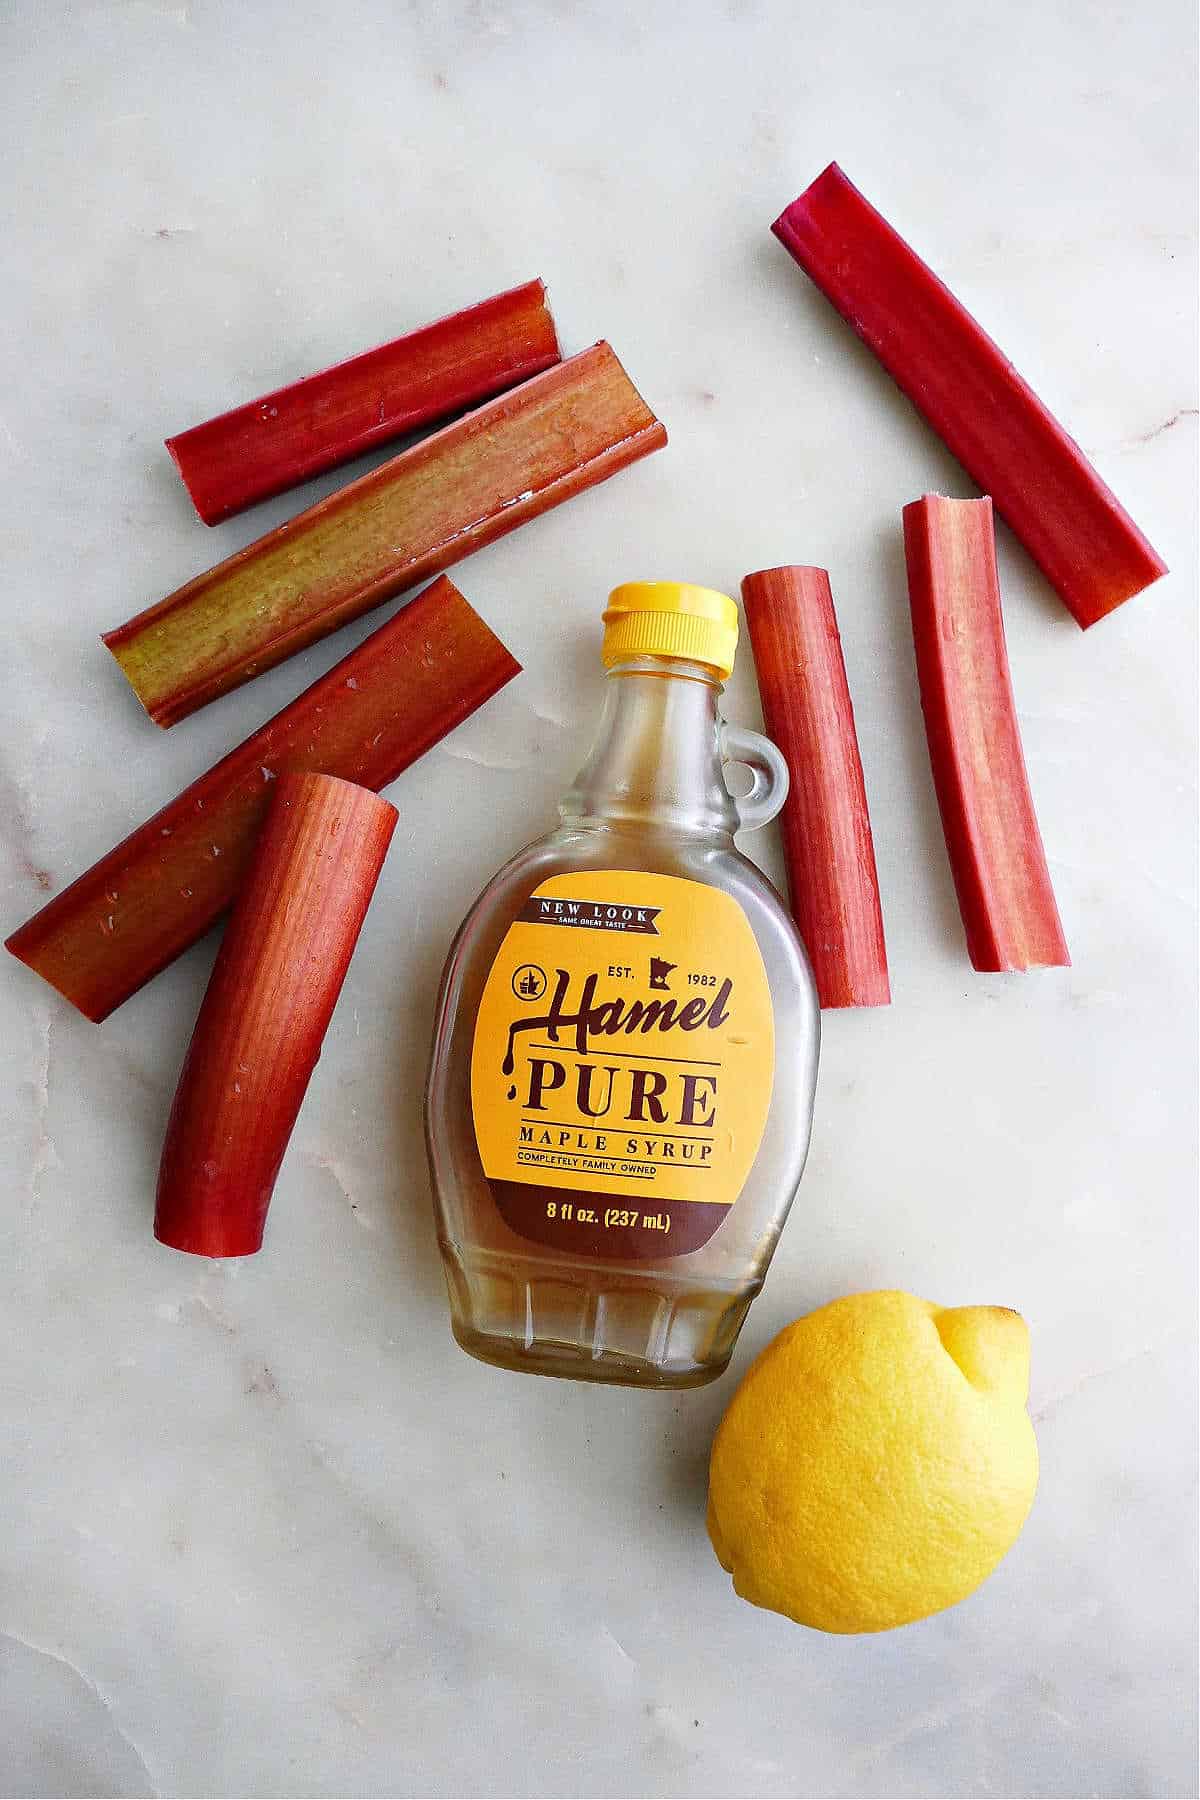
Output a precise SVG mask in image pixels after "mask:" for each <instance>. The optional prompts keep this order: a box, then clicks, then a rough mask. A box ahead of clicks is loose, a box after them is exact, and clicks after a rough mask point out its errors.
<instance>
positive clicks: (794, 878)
mask: <svg viewBox="0 0 1200 1800" xmlns="http://www.w3.org/2000/svg"><path fill="white" fill-rule="evenodd" d="M742 600H743V603H744V605H745V608H746V623H747V625H748V626H749V629H750V642H751V645H752V646H753V649H754V666H755V668H756V670H757V672H758V688H759V693H760V695H761V696H762V708H763V719H764V722H765V724H766V727H767V732H768V734H769V736H770V737H772V738H773V739H774V741H775V742H776V744H778V746H779V748H780V749H781V750H782V751H783V754H784V757H785V759H786V761H787V765H788V770H789V772H790V774H791V785H790V788H789V790H788V798H787V803H786V805H785V806H784V809H783V813H782V815H781V817H780V828H781V830H782V833H783V848H784V857H785V860H786V863H787V873H788V887H789V890H790V892H791V900H792V911H793V912H794V914H795V917H796V923H797V925H798V926H799V929H800V935H801V937H802V938H803V939H804V944H805V948H806V949H807V951H808V957H809V961H810V962H811V963H812V969H813V975H814V976H815V978H816V983H817V994H818V997H819V999H820V1002H821V1005H822V1006H823V1007H836V1006H886V1005H887V1004H888V1002H889V1000H890V999H891V989H890V986H889V983H888V965H887V949H886V946H885V944H884V939H883V914H882V912H881V909H880V905H879V879H878V876H877V875H876V872H875V846H874V843H873V841H872V838H871V820H870V817H869V815H868V813H867V794H866V788H865V786H864V784H863V772H862V760H861V758H860V756H859V753H858V737H857V734H856V732H855V729H854V708H853V706H852V704H851V701H850V689H849V686H848V684H847V681H846V665H845V662H844V660H843V657H842V642H841V638H840V636H839V635H838V625H837V616H836V614H835V612H834V608H833V594H832V591H831V590H830V586H829V576H828V575H827V573H826V572H825V570H824V569H810V568H801V567H790V568H782V569H761V570H759V572H758V573H757V574H755V575H747V576H746V579H745V580H744V581H743V582H742Z"/></svg>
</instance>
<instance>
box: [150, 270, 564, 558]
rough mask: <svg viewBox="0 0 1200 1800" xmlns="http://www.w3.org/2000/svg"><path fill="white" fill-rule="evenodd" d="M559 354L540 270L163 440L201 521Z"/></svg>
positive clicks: (472, 399)
mask: <svg viewBox="0 0 1200 1800" xmlns="http://www.w3.org/2000/svg"><path fill="white" fill-rule="evenodd" d="M558 359H559V349H558V338H557V335H556V333H555V329H554V320H553V318H552V317H551V314H550V308H549V306H548V304H547V302H546V289H545V286H544V284H543V283H542V282H540V281H529V282H526V283H525V285H524V287H518V288H512V289H510V290H509V291H508V292H507V293H504V294H497V295H495V296H494V297H493V298H492V299H490V300H483V301H481V302H480V303H479V305H478V306H469V307H467V308H466V309H465V311H463V312H456V313H453V314H451V316H450V317H449V318H445V319H438V320H437V321H436V323H434V324H432V325H425V326H422V327H421V329H420V330H419V331H410V332H408V333H407V335H406V336H404V337H400V338H396V339H395V340H394V341H393V342H392V343H390V344H380V345H379V347H378V348H377V349H375V350H367V351H365V352H364V353H363V354H362V355H361V356H354V357H351V358H350V360H349V361H348V362H342V363H338V364H337V365H336V367H334V368H332V369H323V370H322V371H321V372H320V374H318V375H306V376H305V377H304V379H303V380H301V381H296V382H293V383H292V384H291V385H290V386H289V387H282V388H276V389H275V391H274V392H273V393H270V394H262V395H261V396H260V397H259V398H258V399H257V400H251V401H248V402H247V403H246V405H245V406H237V407H234V408H233V410H232V411H230V412H225V413H222V414H221V415H220V417H219V418H215V419H208V420H206V421H205V422H204V424H203V425H193V426H192V428H191V430H190V431H182V432H180V433H179V435H178V436H177V437H169V438H168V439H167V449H168V450H169V451H170V452H171V455H172V456H173V457H174V458H175V463H176V466H177V468H178V470H179V473H180V475H181V476H182V477H183V480H184V483H185V485H186V487H187V491H188V493H189V494H190V495H191V497H192V501H193V503H194V505H195V508H196V511H197V512H198V513H199V514H200V517H201V518H202V519H203V520H204V523H205V524H206V525H216V524H217V523H218V522H219V521H220V520H221V519H229V518H232V517H233V515H234V514H235V513H240V512H244V511H245V509H246V507H248V506H254V505H256V504H257V502H258V501H260V500H269V499H270V498H271V496H272V495H273V494H282V493H284V492H285V491H286V490H287V489H288V488H291V487H295V486H297V484H298V483H299V482H302V481H307V480H309V478H310V477H311V476H313V475H319V474H321V472H322V471H323V470H325V469H333V468H336V467H337V466H338V464H339V463H344V462H349V461H350V459H351V457H354V456H360V455H361V454H362V452H363V451H364V450H371V449H374V448H376V447H377V446H378V445H380V444H386V443H390V442H391V440H392V439H393V438H397V437H400V436H401V434H402V433H404V432H406V431H415V430H416V429H417V428H418V426H421V425H428V424H430V423H432V422H433V421H436V420H441V419H448V418H450V417H451V416H452V415H453V414H454V413H456V412H461V411H463V409H464V408H465V407H468V406H477V405H478V404H479V402H480V401H481V400H489V399H491V397H492V395H493V394H501V393H503V392H504V390H505V389H506V388H510V387H515V386H516V385H517V383H518V382H521V381H527V380H528V379H529V377H530V376H531V375H537V374H540V373H541V371H542V370H543V369H548V368H550V367H551V366H552V365H553V364H554V363H556V362H557V361H558Z"/></svg>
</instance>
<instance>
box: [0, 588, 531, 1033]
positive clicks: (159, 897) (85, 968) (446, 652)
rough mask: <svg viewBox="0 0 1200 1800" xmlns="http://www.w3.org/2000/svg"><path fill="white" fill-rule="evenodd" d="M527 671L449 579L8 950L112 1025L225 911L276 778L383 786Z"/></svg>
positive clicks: (68, 893) (144, 829)
mask: <svg viewBox="0 0 1200 1800" xmlns="http://www.w3.org/2000/svg"><path fill="white" fill-rule="evenodd" d="M519 673H520V664H519V663H517V662H515V661H514V660H513V658H512V657H511V656H510V654H509V652H508V651H507V650H506V649H505V647H504V645H503V644H502V643H501V642H500V640H499V638H497V637H495V636H494V635H493V633H492V632H491V631H489V629H488V627H487V626H486V625H485V624H484V622H483V620H482V619H481V618H480V617H479V615H478V613H476V612H475V611H474V610H473V608H472V607H471V606H470V605H469V604H468V603H467V601H466V600H465V599H464V598H463V596H462V595H461V594H460V593H459V591H458V589H457V588H456V587H455V585H454V583H453V582H452V581H450V580H449V578H448V577H446V576H442V577H441V578H440V580H438V581H435V582H434V583H433V585H432V586H431V587H429V588H427V589H426V590H425V592H424V593H423V594H421V595H419V596H418V597H417V599H415V600H414V601H413V602H412V603H411V605H409V606H406V607H405V608H404V609H403V611H402V612H399V613H397V614H396V616H395V618H392V619H389V620H388V622H387V624H386V625H381V626H380V627H379V630H378V631H375V632H372V633H371V635H370V637H367V638H364V640H363V642H362V643H361V644H360V645H359V646H358V648H357V649H356V650H352V651H351V652H350V654H349V656H346V657H343V659H342V661H341V662H340V663H338V664H336V665H335V667H334V668H332V669H330V671H329V673H328V674H327V675H322V676H321V678H320V680H319V681H315V682H314V683H313V685H312V686H311V687H310V688H308V689H307V690H306V691H305V692H304V693H303V694H301V695H300V696H299V698H298V699H296V700H293V701H292V703H291V705H290V706H286V707H284V709H283V711H282V712H281V713H278V714H277V715H276V716H275V718H273V719H271V720H270V721H269V722H268V723H267V724H266V725H264V726H262V728H261V729H260V730H258V731H256V732H255V733H254V734H253V735H252V736H251V737H249V738H247V739H246V741H245V743H244V744H241V745H239V746H238V748H237V749H236V750H233V751H231V752H230V754H229V755H228V756H226V757H225V758H224V759H223V760H222V761H221V762H219V763H217V764H216V765H215V766H214V767H213V768H211V769H210V770H209V771H208V773H207V774H205V775H202V776H201V777H200V779H199V780H198V781H194V782H193V783H192V785H191V787H189V788H186V789H185V790H184V792H183V793H182V794H180V795H179V796H178V798H177V799H175V800H172V801H171V802H170V803H169V805H167V806H164V807H163V809H162V810H161V812H157V813H155V815H154V817H153V818H152V819H148V820H147V821H146V823H145V824H144V825H142V826H139V828H138V829H137V830H136V831H135V832H133V833H132V835H131V836H129V837H127V838H126V839H125V841H124V842H123V843H121V844H118V845H117V847H116V849H115V850H112V851H110V852H109V854H108V855H107V856H105V857H103V858H102V859H101V860H100V861H99V862H98V863H96V864H95V866H94V867H93V868H91V869H89V870H88V871H87V873H86V874H84V875H81V876H79V878H78V879H77V880H76V881H74V882H73V883H72V884H71V886H70V887H69V888H66V889H64V891H63V892H62V893H61V894H57V895H56V896H55V897H54V899H53V900H51V901H50V902H49V904H48V905H47V906H44V907H43V908H42V910H41V912H39V913H37V914H35V916H34V917H33V918H32V919H30V920H28V922H27V923H26V924H24V925H22V926H21V928H20V929H19V930H18V931H16V932H14V933H13V935H12V937H10V938H9V940H8V944H7V948H8V949H9V950H11V951H12V953H13V955H14V956H17V957H19V958H20V959H21V961H22V962H24V963H27V964H28V965H29V967H30V968H31V969H34V970H36V971H37V973H38V974H39V975H42V976H44V977H45V979H46V980H47V981H48V982H50V984H51V985H52V986H53V987H56V988H57V989H58V991H59V993H60V994H63V995H64V996H65V997H66V998H67V999H68V1000H69V1001H70V1002H71V1003H72V1005H73V1006H77V1007H78V1008H79V1010H80V1012H82V1013H84V1014H85V1015H86V1016H87V1017H88V1018H89V1019H95V1020H96V1021H99V1020H101V1019H104V1018H107V1016H108V1014H109V1013H110V1012H112V1010H113V1008H114V1007H117V1006H120V1005H121V1003H122V1001H124V1000H127V999H128V998H129V996H130V995H131V994H134V993H136V992H137V990H138V988H140V987H142V986H143V985H144V983H145V982H147V981H149V980H150V978H151V976H153V975H156V974H157V973H158V971H159V970H160V969H163V968H165V967H166V965H167V964H168V963H169V962H172V961H173V960H174V958H175V957H177V956H178V955H180V953H181V952H182V951H184V950H186V949H187V947H188V945H189V944H193V943H195V941H196V939H197V938H198V937H200V936H202V935H203V933H204V932H205V931H207V930H208V928H209V926H210V925H212V924H213V922H214V921H215V920H216V919H218V918H219V917H220V915H221V914H222V913H223V912H224V911H225V909H226V908H227V907H228V906H229V904H230V902H231V901H232V899H233V897H234V895H235V893H236V892H237V889H238V885H239V883H240V882H241V879H242V877H243V875H244V873H245V870H246V867H247V864H248V862H249V859H250V853H251V850H252V848H253V845H254V840H255V838H256V836H257V834H258V830H259V827H260V825H261V824H262V820H263V816H264V814H265V813H266V810H267V806H268V804H269V802H270V799H271V793H272V784H273V783H274V782H275V780H276V779H277V777H279V776H281V775H282V774H284V773H285V772H287V771H291V770H300V771H310V772H312V773H317V774H325V775H338V776H341V777H342V778H343V779H344V780H347V781H355V782H358V783H360V784H361V785H362V786H363V787H368V788H376V789H377V788H381V787H386V786H387V784H388V782H389V781H393V780H394V779H395V778H396V776H397V775H398V774H399V773H400V771H401V770H402V769H406V768H407V767H408V765H409V764H410V763H411V762H413V761H414V760H415V759H416V758H417V757H418V756H421V755H423V753H424V752H425V751H426V750H428V749H429V748H430V746H431V745H433V744H436V743H437V742H438V741H439V740H440V739H441V738H443V737H445V735H446V733H447V732H449V731H452V730H453V729H454V727H455V726H456V725H458V724H460V723H461V722H462V720H463V719H465V718H466V717H467V716H468V714H470V713H472V712H474V711H475V709H476V707H479V706H482V705H483V703H484V701H485V700H487V699H489V698H490V696H491V695H492V694H494V693H496V691H497V690H498V689H499V688H502V687H503V686H504V684H505V682H507V681H511V680H512V678H513V676H514V675H517V674H519Z"/></svg>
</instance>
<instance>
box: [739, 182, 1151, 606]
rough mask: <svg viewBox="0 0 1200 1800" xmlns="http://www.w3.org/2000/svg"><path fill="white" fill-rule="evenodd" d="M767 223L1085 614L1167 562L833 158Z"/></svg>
mask: <svg viewBox="0 0 1200 1800" xmlns="http://www.w3.org/2000/svg"><path fill="white" fill-rule="evenodd" d="M771 229H772V231H773V232H774V233H775V236H776V237H777V238H778V239H779V241H780V243H781V244H783V246H784V248H785V249H786V250H787V251H788V253H789V254H790V255H791V256H792V257H794V259H795V260H796V262H798V263H799V265H800V267H801V268H802V269H803V270H804V272H805V274H806V275H808V276H809V278H810V279H811V280H812V281H813V282H815V284H816V285H817V287H818V288H820V290H821V292H822V293H823V294H824V295H825V297H826V298H827V299H828V300H829V301H830V302H831V303H832V304H833V305H834V306H835V307H836V308H837V310H838V312H839V313H841V315H842V317H843V318H844V319H845V320H846V322H847V324H849V325H850V326H851V327H852V328H853V329H854V330H855V331H856V332H857V333H858V335H859V337H860V338H861V339H862V341H863V342H864V344H866V345H867V346H868V348H869V349H871V350H873V351H874V353H875V355H876V356H877V357H878V358H879V360H880V362H881V363H882V364H883V366H884V368H885V369H886V370H887V371H888V373H889V375H891V377H892V379H893V380H894V381H895V382H896V383H897V385H898V386H899V387H900V388H901V389H902V390H903V392H904V393H905V394H907V395H908V398H909V399H910V400H911V401H912V403H913V405H914V406H916V407H917V408H918V410H919V411H920V412H922V413H923V414H924V416H925V418H926V419H927V420H928V421H929V423H930V425H932V427H933V429H934V430H935V431H936V432H937V434H938V436H939V437H940V438H941V439H942V441H943V443H944V444H945V445H946V447H947V448H948V449H949V450H951V451H952V452H953V454H954V455H955V456H956V457H957V458H958V460H959V461H960V462H961V463H962V465H963V467H964V468H965V469H966V470H967V471H968V473H969V474H971V475H972V476H974V478H975V480H976V481H977V482H978V483H979V485H980V487H981V488H983V489H984V491H985V492H986V493H988V494H989V495H990V496H991V497H992V498H993V499H994V501H995V503H996V509H997V511H998V512H1000V513H1001V514H1002V515H1003V516H1004V518H1005V519H1007V521H1008V523H1009V524H1010V525H1011V526H1012V529H1013V530H1014V531H1015V532H1016V534H1017V536H1018V537H1019V538H1020V539H1021V542H1022V543H1023V544H1024V545H1025V548H1026V549H1027V550H1028V551H1029V553H1030V555H1031V556H1032V557H1033V559H1034V561H1035V562H1036V563H1037V564H1038V565H1039V566H1040V568H1041V569H1042V571H1043V573H1044V574H1045V576H1046V578H1047V580H1048V581H1049V582H1050V583H1051V585H1052V586H1053V587H1054V588H1056V589H1057V591H1058V593H1059V594H1060V595H1061V597H1062V599H1063V601H1064V602H1065V604H1066V605H1067V606H1068V607H1069V608H1070V611H1071V612H1072V613H1073V614H1074V616H1075V618H1076V620H1077V621H1078V623H1079V624H1080V625H1082V626H1088V625H1094V624H1095V623H1096V621H1097V620H1098V619H1102V618H1103V617H1104V615H1105V614H1106V613H1110V612H1111V611H1112V610H1113V608H1114V607H1117V606H1120V605H1121V603H1122V602H1123V601H1125V600H1129V599H1131V598H1132V597H1133V595H1134V594H1138V593H1140V592H1141V591H1142V589H1143V588H1146V587H1149V585H1150V583H1151V582H1153V581H1157V580H1158V578H1159V576H1161V575H1165V574H1166V572H1167V566H1166V564H1165V563H1164V562H1163V560H1162V558H1161V557H1160V556H1159V554H1158V552H1157V551H1156V550H1155V549H1154V547H1153V545H1152V544H1150V543H1149V542H1148V540H1147V539H1146V538H1145V537H1144V536H1143V534H1142V533H1141V532H1140V531H1139V530H1138V528H1137V526H1136V525H1135V524H1134V522H1133V520H1132V519H1131V518H1130V517H1129V514H1128V513H1127V512H1126V511H1125V509H1124V508H1123V507H1122V506H1121V504H1120V502H1119V501H1118V500H1117V498H1116V496H1115V495H1114V494H1113V493H1112V492H1111V491H1110V489H1109V488H1108V487H1107V486H1106V485H1105V483H1104V482H1103V481H1102V480H1101V478H1100V476H1099V475H1098V474H1097V472H1096V470H1095V469H1094V468H1093V467H1092V465H1091V463H1090V462H1089V461H1088V459H1087V457H1086V456H1085V455H1084V454H1083V451H1082V450H1081V449H1080V448H1079V445H1078V444H1077V443H1075V441H1074V439H1073V438H1071V437H1069V436H1068V435H1067V433H1066V432H1065V431H1064V430H1063V428H1062V426H1061V425H1060V424H1059V423H1058V420H1057V419H1055V418H1054V416H1053V414H1051V413H1050V412H1049V411H1048V410H1047V409H1046V407H1045V406H1043V405H1042V402H1041V401H1040V400H1039V399H1038V397H1037V395H1036V394H1035V393H1034V392H1033V389H1032V388H1031V387H1030V386H1029V384H1028V382H1027V381H1025V380H1023V379H1022V377H1021V376H1020V375H1018V373H1017V371H1016V370H1015V369H1014V368H1013V366H1012V364H1011V362H1010V361H1009V360H1008V358H1007V357H1006V356H1005V355H1004V353H1003V351H1002V350H1000V349H999V348H998V346H997V345H996V344H994V343H993V342H992V339H991V338H990V337H989V336H988V335H987V333H986V332H985V331H984V330H983V329H982V327H981V326H979V325H978V324H977V323H976V322H975V320H974V319H973V318H972V317H971V315H970V313H969V312H967V310H966V308H965V307H964V306H962V305H960V304H959V302H958V301H957V300H956V299H955V298H954V295H953V294H952V293H951V292H950V290H949V288H948V287H946V286H945V284H944V283H943V282H941V281H939V279H938V277H937V276H936V275H935V274H934V273H933V271H932V269H930V268H928V267H927V265H926V264H925V263H923V262H922V261H921V259H920V257H919V256H917V254H916V253H915V251H913V250H912V249H910V247H909V246H908V244H906V243H905V241H904V239H903V238H902V237H900V236H899V234H898V233H897V232H895V231H894V230H893V229H892V227H891V226H890V225H889V224H888V222H887V220H886V219H885V218H884V217H883V216H882V214H881V213H879V212H877V211H876V210H875V208H874V207H873V206H872V205H871V204H870V202H869V201H868V200H867V199H865V198H864V196H863V195H862V194H860V193H859V191H858V189H857V188H856V187H854V185H853V184H852V183H851V182H850V181H848V180H847V179H846V177H845V175H844V174H843V173H842V171H841V169H839V167H838V165H837V164H836V163H830V165H829V167H828V168H827V169H825V170H824V171H823V172H822V173H821V174H820V175H818V176H817V179H816V180H815V181H814V182H813V183H812V185H811V186H810V187H808V188H806V189H805V191H804V192H803V193H802V194H801V195H800V197H799V199H797V200H794V201H793V202H792V204H791V205H790V206H789V207H787V208H786V210H785V211H784V212H782V213H781V214H780V216H779V218H778V219H776V221H775V223H774V225H773V226H772V227H771Z"/></svg>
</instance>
